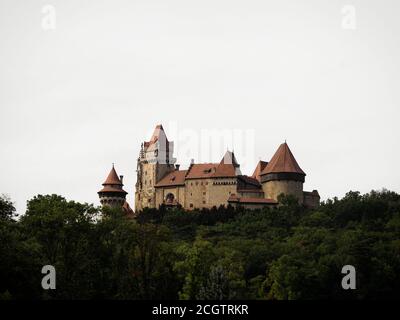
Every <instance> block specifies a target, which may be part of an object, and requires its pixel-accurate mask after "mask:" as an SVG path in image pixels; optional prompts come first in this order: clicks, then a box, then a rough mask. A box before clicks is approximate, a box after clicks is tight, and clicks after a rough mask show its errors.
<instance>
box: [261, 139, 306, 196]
mask: <svg viewBox="0 0 400 320" xmlns="http://www.w3.org/2000/svg"><path fill="white" fill-rule="evenodd" d="M305 176H306V174H305V173H304V171H303V170H302V169H301V168H300V166H299V165H298V163H297V161H296V159H295V158H294V156H293V154H292V152H291V151H290V149H289V146H288V145H287V143H286V142H285V143H282V144H281V145H280V146H279V148H278V150H277V151H276V152H275V154H274V156H273V157H272V158H271V161H270V162H268V164H267V165H266V167H265V168H264V170H263V171H262V172H261V174H260V179H261V184H262V188H263V191H264V196H265V198H268V199H274V200H278V196H279V195H280V194H282V193H283V194H286V195H293V196H295V197H296V198H297V199H298V201H299V203H300V204H302V203H303V200H304V196H303V183H304V180H305Z"/></svg>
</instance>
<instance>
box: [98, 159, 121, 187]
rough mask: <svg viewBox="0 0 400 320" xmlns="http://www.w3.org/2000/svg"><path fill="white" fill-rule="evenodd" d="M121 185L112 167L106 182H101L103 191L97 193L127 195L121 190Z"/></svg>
mask: <svg viewBox="0 0 400 320" xmlns="http://www.w3.org/2000/svg"><path fill="white" fill-rule="evenodd" d="M122 187H123V183H122V181H121V180H120V178H119V177H118V174H117V172H116V171H115V168H114V165H113V166H112V168H111V171H110V173H109V174H108V176H107V179H106V181H104V182H103V189H101V190H100V191H99V192H98V193H99V194H101V193H119V194H127V193H128V192H126V191H125V190H124V189H122Z"/></svg>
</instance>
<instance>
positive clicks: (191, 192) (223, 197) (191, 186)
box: [184, 178, 236, 210]
mask: <svg viewBox="0 0 400 320" xmlns="http://www.w3.org/2000/svg"><path fill="white" fill-rule="evenodd" d="M185 186H186V188H185V205H184V207H185V209H188V210H192V209H194V208H212V207H213V206H216V207H219V206H220V205H227V204H228V198H229V196H230V195H231V194H235V193H236V178H216V179H189V180H186V182H185Z"/></svg>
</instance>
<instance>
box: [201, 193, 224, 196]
mask: <svg viewBox="0 0 400 320" xmlns="http://www.w3.org/2000/svg"><path fill="white" fill-rule="evenodd" d="M229 193H230V192H229ZM205 195H206V193H205V192H203V196H205Z"/></svg>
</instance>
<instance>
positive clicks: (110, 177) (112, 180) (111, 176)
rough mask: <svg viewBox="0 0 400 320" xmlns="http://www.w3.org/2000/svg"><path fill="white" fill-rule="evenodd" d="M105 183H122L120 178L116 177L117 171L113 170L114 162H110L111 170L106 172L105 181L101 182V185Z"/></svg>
mask: <svg viewBox="0 0 400 320" xmlns="http://www.w3.org/2000/svg"><path fill="white" fill-rule="evenodd" d="M105 185H120V186H122V185H123V184H122V182H121V180H120V179H119V177H118V174H117V172H116V171H115V168H114V163H113V164H112V168H111V171H110V173H109V174H108V176H107V179H106V181H104V183H103V186H105Z"/></svg>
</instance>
